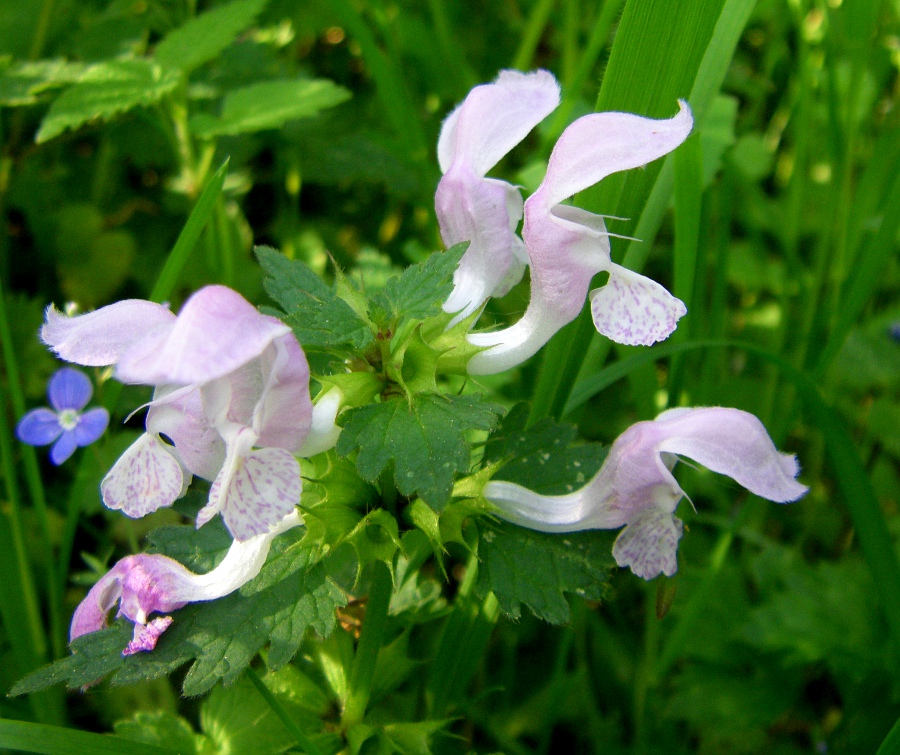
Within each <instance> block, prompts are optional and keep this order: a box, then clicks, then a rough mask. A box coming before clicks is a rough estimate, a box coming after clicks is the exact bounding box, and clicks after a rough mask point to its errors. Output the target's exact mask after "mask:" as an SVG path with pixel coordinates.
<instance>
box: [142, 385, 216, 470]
mask: <svg viewBox="0 0 900 755" xmlns="http://www.w3.org/2000/svg"><path fill="white" fill-rule="evenodd" d="M147 432H148V433H150V434H152V435H160V434H162V435H166V436H167V437H168V438H170V439H171V441H172V443H174V444H175V449H176V451H177V455H178V458H179V459H180V460H181V462H182V464H184V466H185V467H186V468H187V469H188V470H189V471H190V472H191V474H195V475H197V476H198V477H202V478H203V479H204V480H210V481H212V480H214V479H216V475H217V474H219V470H220V469H221V468H222V463H223V462H224V461H225V444H224V442H223V441H222V438H221V436H220V435H219V434H218V433H217V432H216V431H215V429H214V428H213V426H212V425H211V424H210V422H209V418H208V417H207V416H206V413H205V412H204V409H203V401H202V397H201V393H200V389H199V388H194V389H192V390H189V391H185V390H184V389H181V391H180V392H173V391H171V389H170V387H169V386H166V387H162V388H157V389H156V393H155V394H154V398H153V402H152V403H151V405H150V409H149V410H148V412H147Z"/></svg>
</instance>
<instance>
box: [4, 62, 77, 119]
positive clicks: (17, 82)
mask: <svg viewBox="0 0 900 755" xmlns="http://www.w3.org/2000/svg"><path fill="white" fill-rule="evenodd" d="M85 67H86V66H85V65H84V64H83V63H70V62H68V61H66V60H59V59H57V60H34V61H31V60H29V61H23V62H21V63H17V64H16V65H14V66H11V67H10V68H8V69H6V70H5V71H3V73H2V74H0V105H6V106H8V107H16V106H20V105H33V104H34V103H36V102H37V101H38V100H39V98H40V95H42V94H44V93H46V92H48V91H50V90H51V89H55V88H56V87H61V86H65V85H67V84H74V83H75V82H76V81H78V79H79V78H81V76H82V75H83V74H84V70H85Z"/></svg>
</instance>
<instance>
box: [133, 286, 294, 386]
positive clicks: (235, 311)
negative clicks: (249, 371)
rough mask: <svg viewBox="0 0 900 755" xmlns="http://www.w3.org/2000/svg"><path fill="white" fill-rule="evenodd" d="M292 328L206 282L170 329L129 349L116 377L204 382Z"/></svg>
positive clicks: (148, 381) (152, 382) (252, 356)
mask: <svg viewBox="0 0 900 755" xmlns="http://www.w3.org/2000/svg"><path fill="white" fill-rule="evenodd" d="M289 332H290V328H288V327H287V325H285V324H284V323H282V322H281V321H279V320H277V319H276V318H274V317H266V316H265V315H261V314H260V313H259V312H258V311H257V310H256V308H255V307H253V305H251V304H250V303H249V302H248V301H247V300H246V299H244V297H242V296H241V295H240V294H239V293H237V292H236V291H232V290H231V289H230V288H226V287H225V286H206V287H205V288H202V289H200V290H199V291H198V292H197V293H195V294H194V295H193V296H192V297H191V298H190V299H188V300H187V302H185V305H184V306H183V307H182V308H181V312H179V313H178V318H177V319H176V321H175V325H174V326H173V327H172V328H171V329H169V330H166V331H163V332H154V333H150V334H148V336H147V337H146V338H143V339H141V340H140V341H139V342H138V343H136V344H135V345H134V346H133V347H132V348H130V349H129V350H128V352H127V353H126V354H125V355H123V357H122V358H121V359H120V361H119V365H118V368H117V370H116V376H117V377H119V378H120V379H121V380H123V381H124V382H133V383H144V384H148V385H203V384H204V383H207V382H209V381H210V380H215V379H216V378H219V377H222V376H224V375H227V374H228V373H229V372H233V371H234V370H236V369H238V368H239V367H241V366H242V365H245V364H247V362H249V361H250V360H252V359H255V358H256V357H258V356H259V355H260V354H261V353H262V352H263V350H264V349H265V348H266V347H267V346H268V345H269V344H270V343H272V341H273V340H275V339H276V338H278V337H279V336H283V335H285V334H286V333H289Z"/></svg>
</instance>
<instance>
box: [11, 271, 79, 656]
mask: <svg viewBox="0 0 900 755" xmlns="http://www.w3.org/2000/svg"><path fill="white" fill-rule="evenodd" d="M0 342H2V348H3V362H4V364H5V365H6V378H7V387H8V390H9V396H10V400H11V403H12V407H13V412H14V413H15V415H16V416H17V417H21V416H23V415H24V414H25V397H24V395H23V394H22V381H21V379H20V373H19V365H18V361H17V359H16V353H15V351H14V350H13V345H12V333H11V331H10V328H9V319H8V316H7V311H6V300H5V293H4V282H3V281H2V280H0ZM22 461H23V466H24V472H25V482H26V484H27V485H28V493H29V495H30V496H31V502H32V503H33V504H34V508H35V511H36V513H37V518H38V525H39V527H40V530H41V538H42V540H43V543H42V545H43V547H44V555H45V557H46V563H47V601H48V603H49V608H50V646H51V649H52V652H53V657H54V658H61V657H62V655H63V653H64V652H65V647H66V643H65V639H64V638H65V632H64V629H63V621H62V600H61V596H60V590H59V583H58V582H57V581H56V566H55V564H54V554H53V538H52V536H51V534H50V514H49V511H48V509H47V499H46V497H45V496H44V484H43V482H42V480H41V472H40V468H39V466H38V461H37V456H36V454H35V452H34V449H33V448H32V447H31V446H25V445H23V446H22Z"/></svg>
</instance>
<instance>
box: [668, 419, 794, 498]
mask: <svg viewBox="0 0 900 755" xmlns="http://www.w3.org/2000/svg"><path fill="white" fill-rule="evenodd" d="M654 425H655V426H656V428H657V433H658V434H659V441H658V445H657V448H658V449H659V451H661V452H668V453H672V454H678V455H681V456H687V457H688V458H689V459H693V460H694V461H696V462H699V463H700V464H702V465H703V466H704V467H707V468H708V469H711V470H712V471H713V472H718V473H719V474H724V475H728V476H729V477H731V478H732V479H733V480H734V481H735V482H737V483H739V484H740V485H742V486H743V487H745V488H747V490H749V491H750V492H751V493H755V494H756V495H758V496H760V497H762V498H767V499H768V500H770V501H776V502H778V503H786V502H788V501H796V500H797V499H798V498H800V497H801V496H802V495H804V494H805V493H806V492H807V491H808V490H809V488H807V487H806V486H805V485H801V484H800V483H799V482H797V480H796V479H795V478H796V476H797V474H798V473H799V471H800V468H799V465H798V464H797V458H796V457H795V456H793V455H791V454H783V453H781V452H779V451H778V449H777V448H775V444H774V443H772V439H771V438H770V437H769V433H768V432H767V431H766V428H765V427H764V426H763V423H762V422H760V421H759V420H758V419H757V418H756V417H754V416H753V415H752V414H750V413H749V412H743V411H740V410H739V409H729V408H725V407H715V406H714V407H704V408H695V409H670V410H669V411H667V412H663V413H662V414H660V415H659V416H658V417H657V418H656V419H655V420H654Z"/></svg>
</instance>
